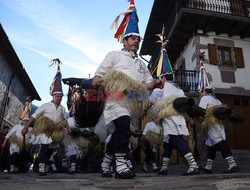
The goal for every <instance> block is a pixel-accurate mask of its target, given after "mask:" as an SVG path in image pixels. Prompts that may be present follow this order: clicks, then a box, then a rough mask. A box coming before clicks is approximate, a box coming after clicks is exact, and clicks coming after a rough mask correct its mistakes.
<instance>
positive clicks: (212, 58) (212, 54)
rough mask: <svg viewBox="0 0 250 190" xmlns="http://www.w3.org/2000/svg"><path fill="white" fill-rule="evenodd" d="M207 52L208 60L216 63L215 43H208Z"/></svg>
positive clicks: (213, 63)
mask: <svg viewBox="0 0 250 190" xmlns="http://www.w3.org/2000/svg"><path fill="white" fill-rule="evenodd" d="M208 54H209V62H210V64H212V65H218V61H217V51H216V45H214V44H208Z"/></svg>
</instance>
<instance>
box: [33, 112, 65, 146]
mask: <svg viewBox="0 0 250 190" xmlns="http://www.w3.org/2000/svg"><path fill="white" fill-rule="evenodd" d="M66 124H67V121H66V119H63V120H62V121H60V122H58V123H54V122H53V121H52V120H51V119H49V118H48V117H45V116H43V115H40V116H39V117H38V118H37V119H36V121H35V123H34V127H33V129H32V131H31V133H33V134H35V135H38V134H42V133H44V134H46V135H47V136H48V137H51V138H52V141H53V142H61V141H62V139H63V137H64V130H65V127H66Z"/></svg>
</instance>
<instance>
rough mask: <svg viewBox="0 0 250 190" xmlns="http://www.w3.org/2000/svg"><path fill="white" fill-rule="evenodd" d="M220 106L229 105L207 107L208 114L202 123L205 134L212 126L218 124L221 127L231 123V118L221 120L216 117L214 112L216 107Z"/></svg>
mask: <svg viewBox="0 0 250 190" xmlns="http://www.w3.org/2000/svg"><path fill="white" fill-rule="evenodd" d="M219 107H226V108H227V106H221V105H219V106H212V107H210V108H207V109H206V114H205V116H204V118H203V121H202V123H201V127H202V131H203V133H204V134H205V135H206V134H207V131H208V130H209V129H210V128H212V127H216V126H218V125H219V126H221V127H223V126H227V125H229V123H230V121H229V120H220V119H218V118H216V117H214V115H213V112H214V110H215V109H216V108H219Z"/></svg>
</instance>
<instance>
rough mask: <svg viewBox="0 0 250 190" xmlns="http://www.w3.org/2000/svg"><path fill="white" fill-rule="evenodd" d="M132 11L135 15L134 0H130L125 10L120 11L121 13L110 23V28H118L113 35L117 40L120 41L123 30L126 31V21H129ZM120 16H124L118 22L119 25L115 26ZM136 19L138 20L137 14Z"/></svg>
mask: <svg viewBox="0 0 250 190" xmlns="http://www.w3.org/2000/svg"><path fill="white" fill-rule="evenodd" d="M132 12H135V14H136V16H137V13H136V12H137V11H136V8H135V3H134V0H130V5H129V7H128V9H127V10H126V11H125V12H122V13H121V14H119V15H118V16H117V17H116V18H115V20H114V21H113V23H112V25H111V27H110V28H111V29H113V28H115V29H117V28H118V29H117V31H116V33H115V35H114V37H115V38H116V39H117V40H118V41H119V42H122V39H123V36H124V32H125V31H126V28H127V26H128V23H129V20H130V17H131V14H132ZM120 16H124V18H123V20H122V22H121V23H120V25H119V27H117V26H118V21H119V18H120ZM137 20H138V16H137Z"/></svg>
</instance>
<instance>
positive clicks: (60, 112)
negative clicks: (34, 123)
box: [32, 102, 66, 123]
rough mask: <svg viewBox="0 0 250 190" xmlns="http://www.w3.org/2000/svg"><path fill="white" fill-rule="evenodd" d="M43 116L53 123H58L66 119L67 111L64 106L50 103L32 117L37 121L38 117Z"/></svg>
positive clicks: (41, 107)
mask: <svg viewBox="0 0 250 190" xmlns="http://www.w3.org/2000/svg"><path fill="white" fill-rule="evenodd" d="M41 114H43V115H44V116H46V117H48V118H49V119H51V120H52V121H53V122H55V123H58V122H60V121H61V120H62V119H66V110H65V108H64V106H63V105H59V106H58V108H57V109H56V106H55V104H54V103H53V102H48V103H45V104H43V105H41V106H40V107H39V108H38V109H37V110H36V111H35V113H34V114H33V115H32V117H33V118H35V119H37V117H38V116H40V115H41Z"/></svg>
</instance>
